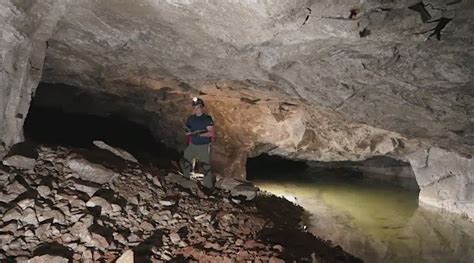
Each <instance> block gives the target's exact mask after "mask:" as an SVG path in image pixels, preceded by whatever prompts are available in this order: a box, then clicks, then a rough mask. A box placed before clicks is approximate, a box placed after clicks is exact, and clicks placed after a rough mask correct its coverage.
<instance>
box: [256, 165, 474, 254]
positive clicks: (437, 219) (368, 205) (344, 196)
mask: <svg viewBox="0 0 474 263" xmlns="http://www.w3.org/2000/svg"><path fill="white" fill-rule="evenodd" d="M268 178H270V177H268ZM275 178H276V179H275ZM254 182H255V183H256V184H257V185H258V186H259V187H260V188H261V189H263V190H267V191H269V192H272V193H274V194H277V195H286V196H292V197H295V198H296V202H297V203H298V204H300V205H301V206H303V207H304V208H305V209H306V210H308V212H309V213H310V214H311V216H310V221H309V224H310V230H311V231H312V232H314V233H315V234H316V235H318V236H320V237H322V238H325V239H328V240H331V241H332V242H333V243H335V244H338V245H340V246H342V247H343V248H344V249H345V250H346V251H348V252H350V253H352V254H354V255H356V256H358V257H360V258H362V259H363V260H364V261H366V262H474V223H471V222H468V221H467V220H465V219H463V218H460V217H459V216H456V215H451V214H442V213H439V212H435V211H429V210H426V209H423V208H420V207H418V205H417V202H418V200H417V196H418V193H417V192H414V191H408V190H405V189H402V188H399V187H394V186H390V185H387V184H381V183H375V182H368V181H364V180H362V179H354V178H347V177H346V178H341V177H338V176H334V175H333V176H322V177H318V176H317V175H316V174H311V173H308V172H306V173H305V174H304V175H301V174H300V175H292V177H291V178H288V177H281V176H279V177H278V176H277V177H275V174H273V175H272V180H269V179H258V180H254Z"/></svg>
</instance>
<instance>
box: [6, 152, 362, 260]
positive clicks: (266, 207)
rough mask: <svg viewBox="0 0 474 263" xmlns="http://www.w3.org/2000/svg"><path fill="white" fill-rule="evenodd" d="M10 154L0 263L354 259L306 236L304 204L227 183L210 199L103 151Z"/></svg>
mask: <svg viewBox="0 0 474 263" xmlns="http://www.w3.org/2000/svg"><path fill="white" fill-rule="evenodd" d="M15 149H18V147H17V148H15V147H14V148H13V149H12V151H11V153H10V154H9V155H8V156H7V157H6V158H5V159H4V164H6V165H3V164H0V189H1V193H0V212H1V215H2V216H1V221H0V244H1V246H0V248H1V249H0V261H1V262H48V263H52V262H196V261H199V262H242V261H243V262H245V261H247V260H251V261H252V262H293V261H297V262H360V260H359V259H357V258H355V257H353V256H351V255H349V254H347V253H345V252H344V251H343V250H342V249H341V248H340V247H337V246H333V245H331V243H330V242H328V241H323V240H321V239H319V238H317V237H315V236H314V235H312V234H310V233H308V232H306V231H305V230H304V229H303V227H302V223H301V218H302V215H303V213H304V211H303V209H302V208H301V207H297V206H295V205H293V204H292V203H290V202H288V201H286V200H284V199H281V198H278V197H276V196H272V195H270V194H266V193H262V192H258V194H257V195H256V197H255V198H253V199H252V200H249V201H247V200H246V198H245V197H244V196H242V195H240V196H239V195H237V197H236V194H235V189H237V188H238V187H235V186H236V184H235V181H233V180H222V181H219V182H218V186H219V188H218V189H217V190H216V191H215V193H214V194H213V195H208V194H205V193H204V192H203V191H201V190H200V189H201V188H200V187H199V186H198V184H197V183H196V182H195V181H193V180H191V181H190V180H186V179H184V178H183V177H181V176H180V175H177V174H176V173H173V172H172V171H170V169H160V168H159V167H154V166H150V165H141V164H139V163H135V162H131V161H125V160H124V159H122V158H119V157H117V155H114V154H112V153H111V152H109V151H106V150H102V149H97V150H90V149H77V148H71V147H63V146H54V147H53V146H45V145H39V146H38V145H37V146H35V147H34V150H31V148H30V151H29V153H28V151H26V152H25V153H18V152H16V153H15ZM17 151H18V150H17ZM15 166H16V167H15ZM19 166H22V167H23V168H22V169H20V168H18V167H19ZM25 168H27V169H25ZM226 184H227V185H226ZM232 187H234V189H232ZM224 189H227V190H224ZM228 190H232V191H228ZM248 199H251V198H248ZM28 260H30V261H28Z"/></svg>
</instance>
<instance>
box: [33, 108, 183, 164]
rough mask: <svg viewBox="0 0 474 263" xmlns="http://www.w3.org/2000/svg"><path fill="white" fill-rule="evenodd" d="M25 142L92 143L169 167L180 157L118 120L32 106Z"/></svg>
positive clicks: (141, 130) (146, 132) (138, 127)
mask: <svg viewBox="0 0 474 263" xmlns="http://www.w3.org/2000/svg"><path fill="white" fill-rule="evenodd" d="M24 133H25V137H26V139H27V141H30V142H34V143H41V144H47V145H62V146H72V147H78V148H94V147H95V146H94V145H93V144H92V142H93V141H94V140H101V141H104V142H105V143H107V144H109V145H111V146H114V147H119V148H122V149H124V150H127V151H128V152H130V153H132V154H133V155H134V156H135V157H136V158H137V159H138V160H139V161H140V162H142V163H154V164H159V166H160V167H168V166H169V164H170V161H172V160H178V159H179V157H180V154H179V153H178V152H177V151H176V150H173V149H171V148H168V147H166V146H165V145H163V144H161V143H159V142H157V141H156V140H155V138H154V137H153V136H152V135H151V133H150V131H149V130H148V129H147V128H146V127H144V126H142V125H140V124H137V123H134V122H131V121H128V120H125V119H123V118H121V117H119V116H109V117H100V116H95V115H89V114H81V113H66V112H64V111H62V110H60V109H55V108H48V107H43V106H37V105H35V103H32V106H31V108H30V111H29V113H28V116H27V118H26V121H25V125H24Z"/></svg>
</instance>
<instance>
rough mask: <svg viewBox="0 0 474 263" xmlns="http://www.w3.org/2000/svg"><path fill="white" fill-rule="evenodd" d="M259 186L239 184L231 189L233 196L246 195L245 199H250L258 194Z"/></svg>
mask: <svg viewBox="0 0 474 263" xmlns="http://www.w3.org/2000/svg"><path fill="white" fill-rule="evenodd" d="M257 192H258V188H257V187H255V186H252V185H239V186H236V187H235V188H234V189H232V190H231V191H230V195H231V196H233V197H236V196H244V197H245V200H247V201H250V200H252V199H254V198H255V197H256V196H257Z"/></svg>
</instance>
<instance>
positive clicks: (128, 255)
mask: <svg viewBox="0 0 474 263" xmlns="http://www.w3.org/2000/svg"><path fill="white" fill-rule="evenodd" d="M133 262H134V260H133V250H127V251H125V253H123V254H122V255H121V256H120V257H119V258H118V259H117V261H116V263H133Z"/></svg>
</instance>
